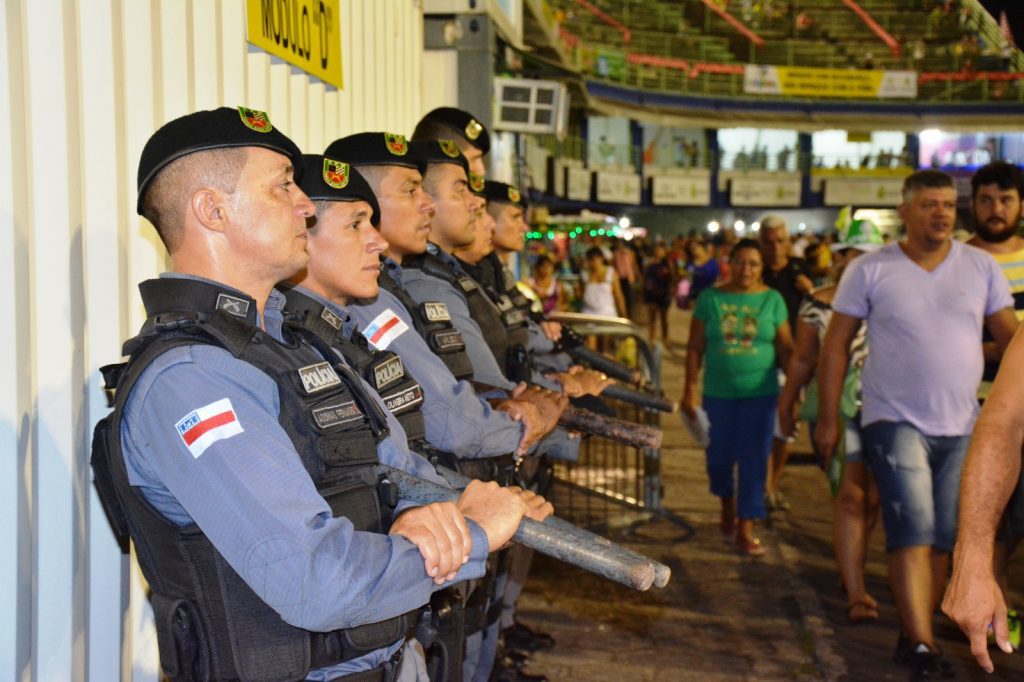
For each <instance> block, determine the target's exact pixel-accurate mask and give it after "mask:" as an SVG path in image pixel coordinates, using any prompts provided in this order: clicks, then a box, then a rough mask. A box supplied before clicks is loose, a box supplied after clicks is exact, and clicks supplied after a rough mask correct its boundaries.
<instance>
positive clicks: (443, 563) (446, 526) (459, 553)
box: [389, 502, 473, 585]
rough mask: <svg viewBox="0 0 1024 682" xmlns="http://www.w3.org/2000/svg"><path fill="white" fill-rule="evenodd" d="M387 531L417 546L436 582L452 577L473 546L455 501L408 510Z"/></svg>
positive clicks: (428, 572) (439, 583)
mask: <svg viewBox="0 0 1024 682" xmlns="http://www.w3.org/2000/svg"><path fill="white" fill-rule="evenodd" d="M389 534H390V535H401V536H402V537H403V538H405V539H406V540H408V541H409V542H411V543H412V544H414V545H416V548H417V549H419V550H420V554H421V555H422V556H423V567H424V568H425V569H426V571H427V575H429V576H430V577H431V578H433V579H434V582H435V583H437V584H438V585H443V584H444V583H445V582H447V581H449V580H454V579H455V576H456V574H458V572H459V569H460V568H461V567H462V564H464V563H466V562H467V561H469V552H470V550H471V549H472V547H473V541H472V539H471V538H470V534H469V526H468V525H467V524H466V519H465V518H463V516H462V513H461V512H460V511H459V508H458V506H457V505H456V504H455V503H454V502H436V503H434V504H427V505H423V506H422V507H413V508H412V509H408V510H406V511H405V512H403V513H402V514H401V515H400V516H399V517H398V518H397V519H395V522H394V523H393V524H391V530H390V532H389Z"/></svg>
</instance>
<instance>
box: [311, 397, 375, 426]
mask: <svg viewBox="0 0 1024 682" xmlns="http://www.w3.org/2000/svg"><path fill="white" fill-rule="evenodd" d="M362 416H363V413H362V412H361V411H360V410H359V407H358V406H357V405H356V403H355V401H354V400H349V401H348V402H344V403H338V404H337V405H325V406H323V407H318V408H316V409H315V410H313V421H315V422H316V425H317V426H319V427H320V428H321V429H329V428H331V427H334V426H341V425H342V424H348V423H349V422H354V421H357V420H359V419H361V418H362Z"/></svg>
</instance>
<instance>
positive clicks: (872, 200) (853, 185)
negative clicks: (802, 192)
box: [825, 177, 903, 206]
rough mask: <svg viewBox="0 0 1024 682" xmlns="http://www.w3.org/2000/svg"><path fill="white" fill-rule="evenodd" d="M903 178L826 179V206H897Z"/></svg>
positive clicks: (900, 195)
mask: <svg viewBox="0 0 1024 682" xmlns="http://www.w3.org/2000/svg"><path fill="white" fill-rule="evenodd" d="M902 190H903V178H902V177H896V178H863V179H862V178H828V179H826V180H825V205H826V206H899V203H900V199H901V197H902V194H901V192H902Z"/></svg>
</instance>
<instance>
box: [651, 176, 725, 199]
mask: <svg viewBox="0 0 1024 682" xmlns="http://www.w3.org/2000/svg"><path fill="white" fill-rule="evenodd" d="M651 203H652V204H654V205H655V206H707V205H709V204H710V203H711V173H710V171H703V172H700V171H695V172H693V173H692V174H690V175H654V176H651Z"/></svg>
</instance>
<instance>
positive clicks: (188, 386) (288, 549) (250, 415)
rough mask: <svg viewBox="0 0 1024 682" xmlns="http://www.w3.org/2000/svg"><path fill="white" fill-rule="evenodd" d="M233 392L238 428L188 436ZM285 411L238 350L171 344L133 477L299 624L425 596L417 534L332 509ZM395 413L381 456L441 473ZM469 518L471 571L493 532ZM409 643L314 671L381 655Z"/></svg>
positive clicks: (125, 437)
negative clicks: (398, 532)
mask: <svg viewBox="0 0 1024 682" xmlns="http://www.w3.org/2000/svg"><path fill="white" fill-rule="evenodd" d="M176 276H180V275H176ZM283 306H284V297H283V296H282V295H281V294H280V293H278V292H273V293H272V294H271V297H270V300H269V301H268V303H267V306H266V311H265V318H264V320H263V322H264V326H265V329H266V331H267V333H268V334H269V335H271V336H272V337H274V338H275V339H279V340H280V339H281V322H282V312H281V311H282V308H283ZM221 401H228V402H227V403H226V404H227V405H228V406H229V408H230V409H231V410H232V411H233V413H234V415H235V417H236V420H237V428H234V429H231V430H229V431H222V432H221V434H222V435H223V437H221V438H220V439H218V440H215V441H213V442H210V443H208V444H206V445H205V447H204V448H203V449H202V450H201V451H200V450H198V449H196V448H195V447H194V444H193V447H192V448H190V447H187V446H186V444H185V442H184V440H183V439H182V437H181V436H180V435H179V433H178V431H177V429H176V428H175V424H176V423H177V422H178V421H179V420H181V419H182V418H183V417H185V416H186V415H190V414H191V413H192V412H194V411H196V410H201V409H203V408H204V407H206V406H210V405H213V404H215V403H217V404H218V405H219V407H220V408H221V409H222V408H223V407H224V405H225V403H224V402H221ZM279 411H280V406H279V403H278V387H277V385H276V384H275V383H274V382H273V381H272V380H271V379H270V377H269V376H267V375H266V374H264V373H263V372H261V371H260V370H258V369H256V368H255V367H253V366H252V365H249V364H247V363H245V362H242V361H240V360H238V359H236V358H235V357H234V356H232V355H231V354H230V353H229V352H227V351H226V350H223V349H221V348H217V347H214V346H208V345H194V346H184V347H177V348H174V349H171V350H169V351H167V352H166V353H163V354H162V355H160V356H159V357H158V358H157V359H156V360H155V361H154V362H153V363H152V364H150V365H149V366H148V367H147V368H146V369H145V370H144V371H143V373H142V375H141V376H140V377H139V380H138V382H137V383H136V384H135V387H134V388H133V389H132V392H131V395H130V396H129V397H128V400H127V403H126V405H125V413H124V417H123V420H122V425H121V445H122V450H123V453H124V458H125V464H126V465H127V469H128V478H129V481H130V482H131V484H132V485H133V486H137V487H139V488H140V490H141V492H142V494H143V496H144V497H145V498H146V500H147V501H148V502H149V503H150V504H151V505H153V507H154V508H155V509H156V510H157V511H159V512H160V513H162V514H163V515H164V516H166V517H167V518H168V519H170V520H171V521H173V522H174V523H177V524H179V525H186V524H189V523H192V522H195V523H196V524H197V525H198V526H199V527H200V528H201V529H202V530H203V532H204V533H205V534H206V536H207V537H209V539H210V541H211V542H212V543H213V544H214V546H215V547H217V549H218V551H220V552H221V554H222V555H223V556H224V558H225V559H226V560H227V561H228V563H230V564H231V566H232V568H234V570H235V571H236V572H237V573H238V574H239V575H240V576H241V577H242V578H243V579H244V580H245V581H246V583H248V585H249V586H250V587H251V588H252V589H253V590H254V591H255V592H256V594H257V595H259V597H260V598H261V599H263V600H264V601H265V602H266V603H267V604H269V605H270V606H271V607H273V608H274V609H275V610H276V611H277V612H278V613H279V614H280V615H281V617H282V619H284V620H285V621H286V622H288V623H290V624H291V625H294V626H296V627H300V628H303V629H307V630H315V631H330V630H334V629H337V628H347V627H354V626H357V625H362V624H364V623H371V622H377V621H381V620H384V619H387V618H391V617H393V616H397V615H400V614H402V613H405V612H406V611H409V610H411V609H414V608H416V607H418V606H420V605H422V604H425V603H426V602H427V601H428V600H429V599H430V595H431V594H432V593H433V592H434V591H435V590H436V589H439V588H438V586H436V585H435V584H434V582H433V580H432V579H431V578H430V577H429V576H428V575H427V574H426V571H425V570H424V566H423V557H422V556H421V555H420V553H419V550H418V549H417V548H416V546H415V545H413V544H412V543H411V542H409V541H408V540H406V539H405V538H403V537H400V536H395V535H381V534H377V533H366V532H357V531H355V530H354V529H353V527H352V524H351V522H349V521H348V519H345V518H335V517H332V516H331V511H330V508H329V507H328V505H327V502H326V501H325V500H324V499H323V498H322V497H321V496H320V494H319V493H318V492H317V491H316V487H315V485H314V483H313V481H312V479H311V478H310V477H309V474H308V473H307V472H306V470H305V468H304V467H303V466H302V462H301V461H300V458H299V456H298V453H297V452H296V451H295V447H294V446H293V445H292V442H291V440H290V439H289V438H288V435H287V434H286V432H285V431H284V429H283V428H281V426H280V424H279V423H278V416H279ZM385 411H386V410H385ZM388 416H389V419H388V424H389V426H390V427H391V429H392V431H391V435H390V436H389V437H388V438H387V439H385V440H384V441H382V443H381V444H380V446H378V456H379V458H380V461H381V462H382V463H384V464H389V465H391V466H394V467H397V468H401V469H403V470H406V471H409V472H410V473H413V474H416V475H418V476H421V477H423V478H429V479H430V480H434V481H439V480H440V479H439V477H438V476H437V475H436V473H435V472H434V470H433V467H432V466H431V465H430V463H429V462H427V461H426V460H425V459H423V458H422V457H419V456H418V455H415V454H413V453H410V452H409V450H408V447H407V445H406V443H405V441H404V433H403V432H402V430H401V426H400V425H399V424H398V421H397V420H395V419H394V418H393V417H391V416H390V414H389V415H388ZM197 442H198V441H197ZM197 452H198V454H196V453H197ZM469 526H470V530H471V533H472V541H473V549H472V553H471V557H470V561H469V562H468V563H467V564H465V565H464V566H463V567H462V568H461V570H460V571H459V574H458V577H457V578H456V580H459V581H461V580H468V579H472V578H478V577H480V576H482V575H483V574H484V568H485V566H484V562H485V559H486V555H487V537H486V534H485V533H484V532H483V530H482V529H481V528H480V527H479V526H478V525H477V524H475V523H473V522H471V521H470V522H469ZM400 645H401V642H397V643H396V644H394V645H392V646H391V647H388V648H384V649H380V650H378V651H376V652H373V653H371V654H367V655H365V656H362V657H360V658H357V659H354V660H352V661H347V662H345V663H341V664H338V665H336V666H332V667H331V668H329V669H322V670H320V671H314V673H315V674H314V676H315V677H321V676H324V675H326V676H328V677H329V676H330V675H338V674H341V673H351V672H356V671H360V670H367V669H371V668H374V667H377V666H378V665H380V664H382V663H383V662H384V661H385V660H387V658H388V657H389V656H390V654H391V653H392V652H393V651H395V650H396V649H397V648H398V646H400ZM311 674H313V673H311Z"/></svg>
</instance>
